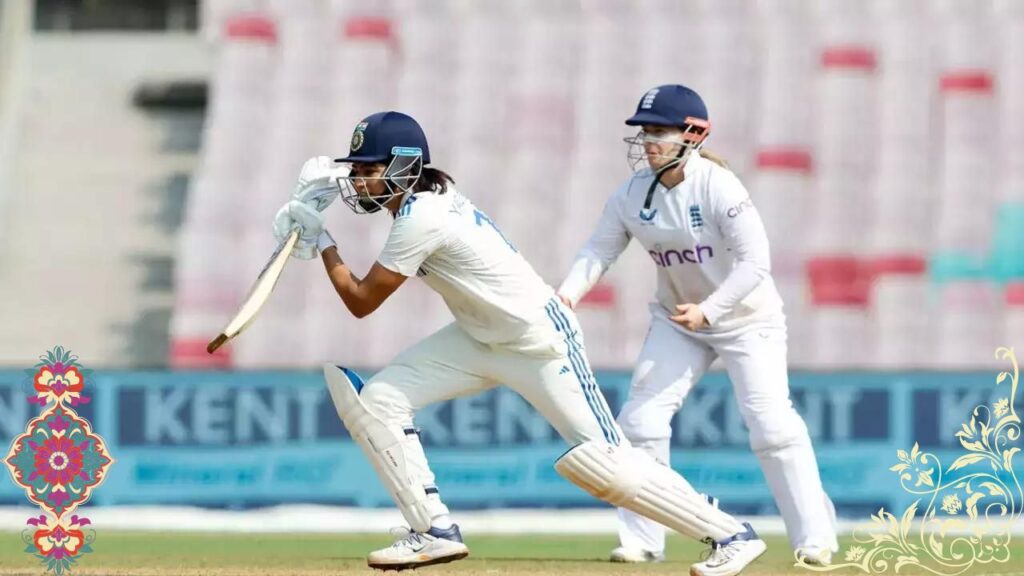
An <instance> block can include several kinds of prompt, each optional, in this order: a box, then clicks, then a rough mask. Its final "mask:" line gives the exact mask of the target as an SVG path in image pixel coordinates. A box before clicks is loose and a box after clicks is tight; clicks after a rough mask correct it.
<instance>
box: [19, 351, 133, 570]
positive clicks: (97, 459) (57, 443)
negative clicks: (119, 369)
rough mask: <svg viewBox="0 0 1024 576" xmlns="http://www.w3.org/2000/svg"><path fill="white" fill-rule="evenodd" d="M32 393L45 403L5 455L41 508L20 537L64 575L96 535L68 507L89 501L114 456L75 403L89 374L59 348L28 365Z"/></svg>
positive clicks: (80, 398) (80, 401) (84, 400)
mask: <svg viewBox="0 0 1024 576" xmlns="http://www.w3.org/2000/svg"><path fill="white" fill-rule="evenodd" d="M27 373H28V375H29V377H30V378H31V382H32V389H33V390H34V392H35V393H34V394H32V395H31V396H29V398H28V401H29V402H30V403H32V404H38V405H40V406H43V407H44V410H43V412H42V413H41V414H40V415H39V416H38V417H36V418H33V419H32V420H31V421H30V422H29V423H28V426H27V427H26V430H25V433H24V434H21V435H20V436H18V437H16V438H15V439H14V442H13V444H12V446H11V449H10V452H9V453H8V455H7V457H6V458H5V459H4V463H6V464H7V467H8V469H9V470H10V472H11V476H12V477H13V478H14V482H15V484H17V485H18V486H21V487H22V488H24V489H25V494H26V496H28V499H29V500H31V501H32V503H34V504H36V505H37V506H39V507H40V508H42V510H43V511H44V512H45V514H42V515H40V516H37V517H33V518H30V519H29V520H28V522H27V525H29V526H32V527H34V529H33V528H28V529H26V530H25V531H24V532H23V534H22V538H23V540H24V541H25V543H26V544H27V548H26V549H25V551H26V552H28V553H30V554H33V555H35V556H36V557H37V558H39V559H40V560H41V561H42V563H43V564H44V565H45V566H46V569H47V570H49V571H50V572H51V573H53V574H58V575H60V574H64V573H66V572H69V571H70V568H71V566H72V565H73V564H74V563H75V562H76V561H77V559H78V558H79V557H80V556H81V555H82V554H86V553H88V552H91V551H92V548H91V546H90V545H91V543H92V541H93V540H94V538H95V533H94V532H93V531H92V530H91V529H88V528H85V527H86V526H90V525H91V522H90V521H89V519H88V518H85V517H81V516H78V515H76V514H75V515H73V514H72V512H73V511H74V510H76V509H77V508H78V507H79V506H81V505H82V504H84V503H85V502H86V501H88V500H89V497H90V496H91V495H92V492H93V490H95V489H96V487H98V486H99V485H100V484H101V483H102V482H103V480H104V479H105V478H106V476H107V472H108V470H109V469H110V466H111V465H112V464H113V463H114V459H113V458H112V457H111V456H110V453H109V452H108V451H107V448H106V442H104V441H103V439H102V438H101V437H100V436H98V435H97V434H95V433H93V431H92V427H91V426H90V424H89V421H88V420H86V419H84V418H81V417H80V416H79V415H78V414H77V413H76V412H75V410H74V408H73V406H78V405H81V404H87V403H88V402H89V397H88V396H86V395H85V394H84V393H83V391H84V389H85V386H86V384H87V382H88V378H89V375H90V371H89V370H85V369H84V368H82V366H81V365H79V364H78V359H77V357H75V356H73V355H72V354H71V352H70V351H68V350H65V349H63V348H61V347H59V346H58V347H57V348H55V349H53V350H51V351H50V352H48V353H47V354H46V356H43V357H41V358H40V362H39V364H37V365H36V366H35V367H33V368H32V369H30V370H28V371H27Z"/></svg>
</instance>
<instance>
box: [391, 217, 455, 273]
mask: <svg viewBox="0 0 1024 576" xmlns="http://www.w3.org/2000/svg"><path fill="white" fill-rule="evenodd" d="M415 208H419V209H420V211H419V212H417V211H416V210H415V209H413V210H410V211H409V213H407V214H406V215H400V216H399V217H398V218H397V219H395V222H394V224H392V225H391V233H390V234H388V239H387V242H385V243H384V248H383V249H382V250H381V253H380V257H378V258H377V261H378V262H380V264H381V266H383V267H385V268H387V269H388V270H391V271H392V272H398V273H399V274H401V275H403V276H409V277H412V276H415V275H416V272H417V271H418V270H419V269H420V266H422V265H423V262H424V261H425V260H426V259H427V258H428V257H429V256H430V255H431V254H433V253H434V251H435V250H437V249H438V247H440V246H441V244H442V242H444V238H445V227H444V221H443V220H442V216H443V215H440V214H435V213H433V211H432V210H430V208H431V207H429V206H418V205H417V206H415Z"/></svg>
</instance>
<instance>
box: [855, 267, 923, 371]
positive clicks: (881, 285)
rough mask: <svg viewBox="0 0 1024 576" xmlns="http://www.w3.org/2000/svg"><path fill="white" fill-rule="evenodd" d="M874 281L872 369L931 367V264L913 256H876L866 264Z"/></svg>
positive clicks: (872, 288)
mask: <svg viewBox="0 0 1024 576" xmlns="http://www.w3.org/2000/svg"><path fill="white" fill-rule="evenodd" d="M865 265H866V267H867V268H868V270H869V274H870V277H871V279H872V280H871V293H870V302H871V321H872V325H871V330H872V333H871V336H872V340H873V341H874V343H875V348H874V354H873V355H872V356H871V359H870V360H871V365H873V366H876V367H879V368H895V367H899V366H907V367H914V366H918V367H923V366H927V363H928V354H929V349H930V344H931V338H930V333H931V329H932V326H931V322H930V320H931V318H932V314H930V313H929V301H928V279H927V278H926V277H925V276H924V273H925V271H926V268H927V261H926V260H925V258H924V257H922V256H918V255H911V254H890V255H885V256H876V257H874V258H872V259H870V260H868V261H867V262H866V263H865Z"/></svg>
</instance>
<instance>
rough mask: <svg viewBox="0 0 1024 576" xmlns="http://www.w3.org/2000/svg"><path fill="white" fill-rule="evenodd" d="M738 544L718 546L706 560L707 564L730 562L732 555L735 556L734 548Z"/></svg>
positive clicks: (731, 543)
mask: <svg viewBox="0 0 1024 576" xmlns="http://www.w3.org/2000/svg"><path fill="white" fill-rule="evenodd" d="M737 544H739V543H738V542H730V543H729V544H726V545H725V546H719V547H717V548H715V549H713V550H711V555H710V558H708V563H709V564H716V565H718V564H724V563H725V562H728V561H729V560H732V557H733V555H734V554H736V546H737Z"/></svg>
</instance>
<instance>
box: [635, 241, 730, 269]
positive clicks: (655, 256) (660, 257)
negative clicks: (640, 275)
mask: <svg viewBox="0 0 1024 576" xmlns="http://www.w3.org/2000/svg"><path fill="white" fill-rule="evenodd" d="M647 253H648V254H650V255H651V259H652V260H654V263H655V264H657V265H658V266H660V267H662V268H665V267H668V266H672V265H673V264H685V263H687V262H692V263H693V264H703V263H704V260H705V259H707V260H710V259H711V258H714V257H715V252H714V251H713V250H712V249H711V246H702V245H700V244H697V245H696V246H695V247H694V249H693V250H665V251H664V252H661V251H659V250H648V251H647ZM673 259H674V260H675V261H674V262H673Z"/></svg>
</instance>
